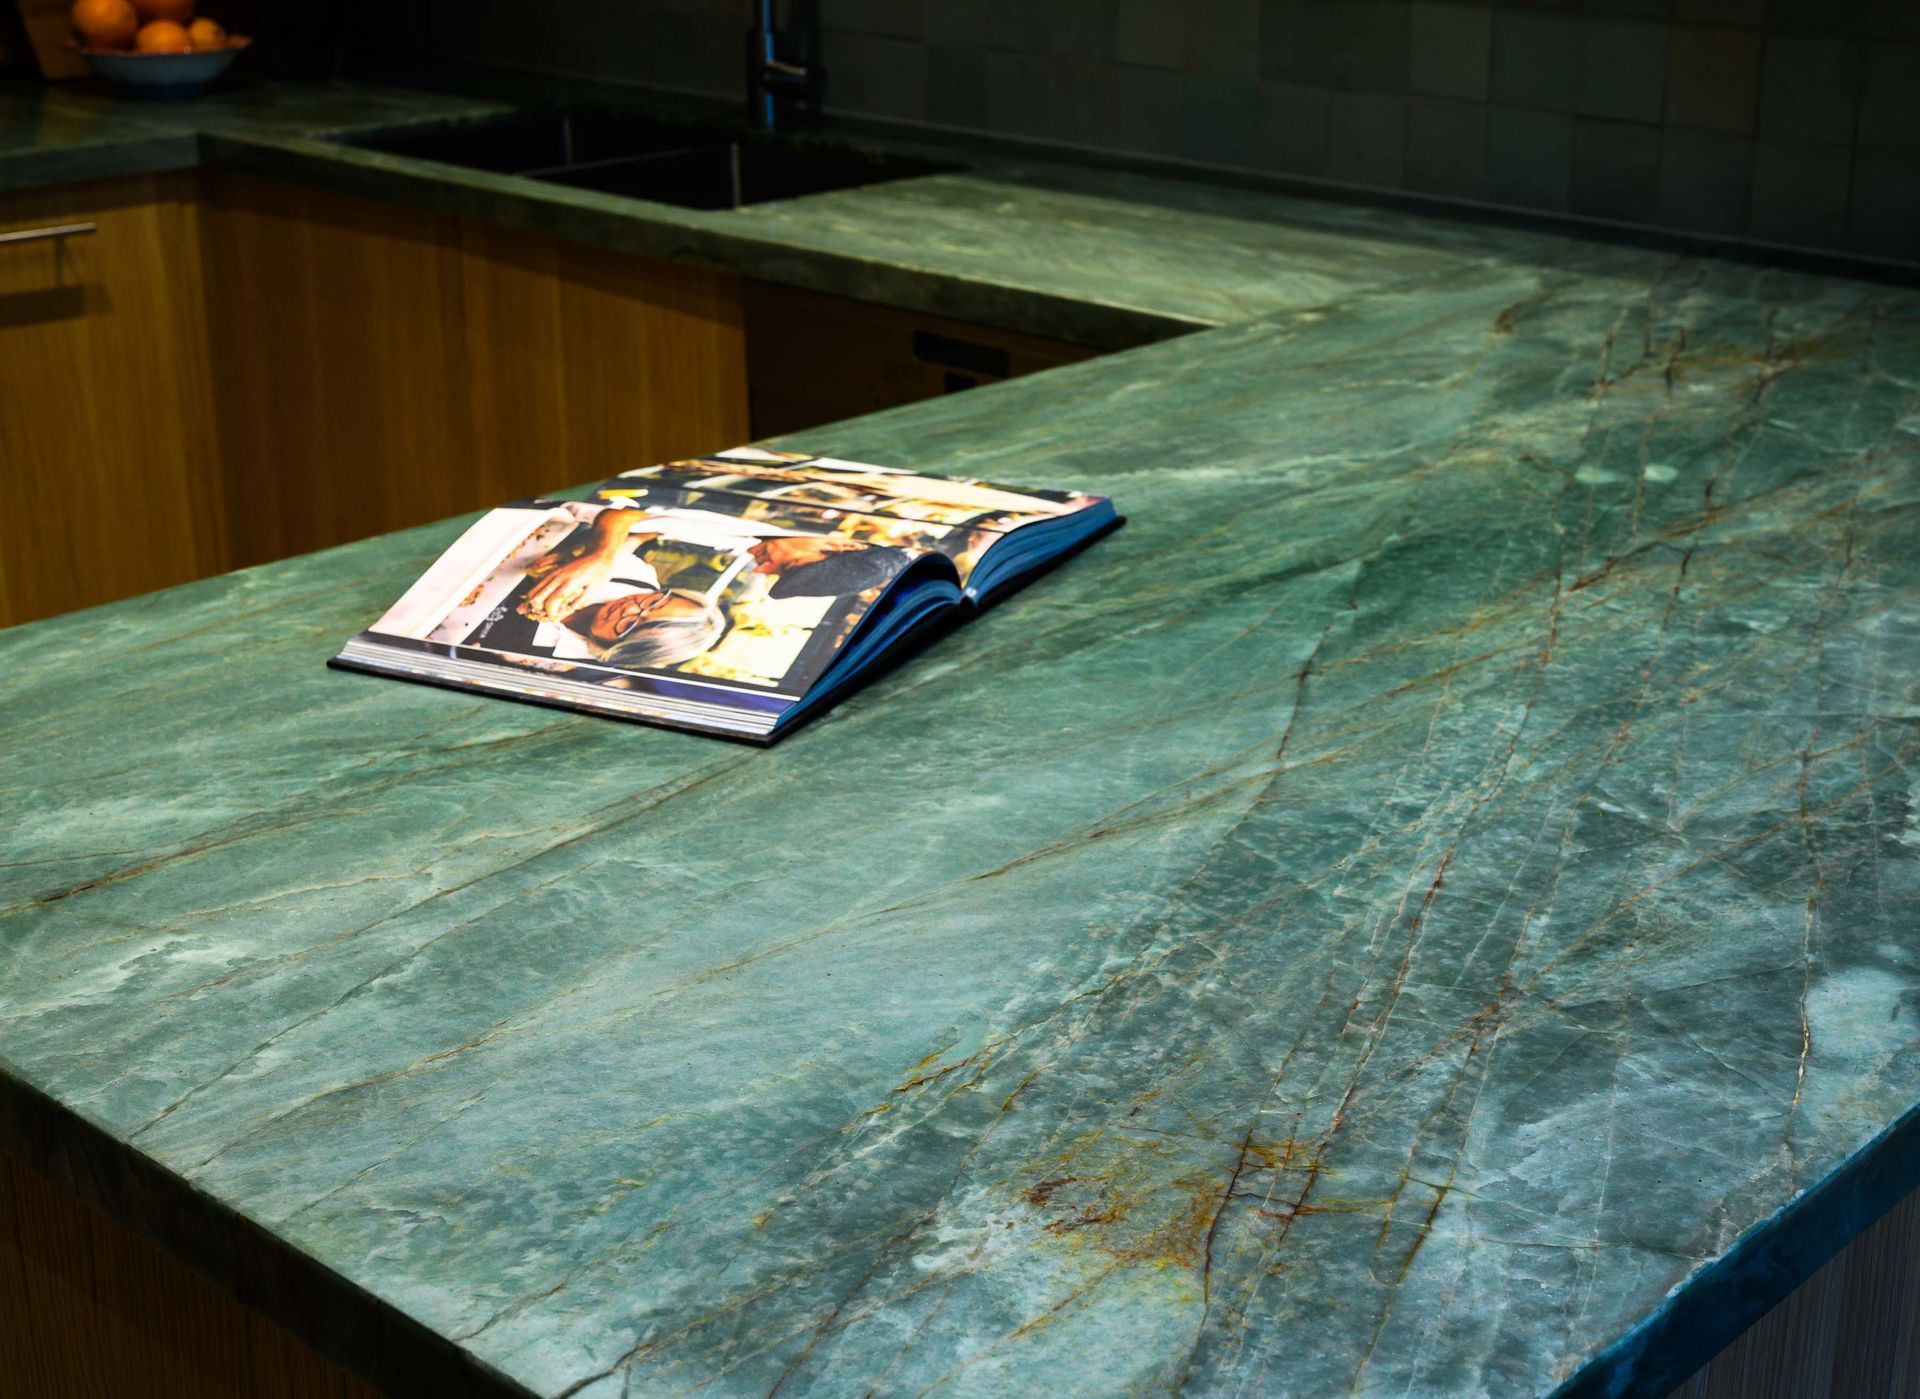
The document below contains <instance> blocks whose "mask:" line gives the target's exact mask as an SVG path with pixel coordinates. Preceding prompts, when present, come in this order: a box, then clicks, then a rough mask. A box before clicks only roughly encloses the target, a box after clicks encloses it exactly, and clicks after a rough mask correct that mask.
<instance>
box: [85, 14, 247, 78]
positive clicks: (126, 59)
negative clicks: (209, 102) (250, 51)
mask: <svg viewBox="0 0 1920 1399" xmlns="http://www.w3.org/2000/svg"><path fill="white" fill-rule="evenodd" d="M193 6H194V0H74V5H73V9H72V10H71V11H69V13H68V18H69V19H71V20H72V22H73V37H74V44H75V47H77V48H78V49H79V50H80V54H81V57H83V58H85V59H86V60H87V63H88V65H89V66H90V67H91V68H92V69H93V71H94V72H96V73H98V74H99V75H100V76H101V77H103V78H106V79H108V80H109V81H110V82H115V83H119V84H120V85H121V86H122V87H125V88H128V89H130V90H131V91H132V92H134V93H136V94H138V95H139V96H141V97H193V96H195V95H197V94H198V93H199V92H200V91H201V90H202V89H204V88H205V87H206V85H207V84H208V83H210V82H212V81H213V80H214V79H215V78H217V77H219V76H220V75H221V74H222V73H224V72H226V71H227V69H228V68H229V67H230V66H231V65H232V63H233V60H234V59H236V58H238V57H239V56H240V50H242V49H244V48H245V47H246V46H247V44H248V43H249V42H251V41H250V40H247V39H245V38H242V37H241V36H240V35H237V34H229V33H227V31H226V30H224V29H222V28H221V27H220V26H219V25H218V24H217V23H215V22H214V21H213V20H210V19H208V18H206V17H205V16H204V15H202V16H199V17H196V16H195V15H194V13H193Z"/></svg>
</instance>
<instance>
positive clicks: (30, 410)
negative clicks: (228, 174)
mask: <svg viewBox="0 0 1920 1399" xmlns="http://www.w3.org/2000/svg"><path fill="white" fill-rule="evenodd" d="M198 218H199V213H198V206H197V204H196V202H195V198H194V190H193V186H192V183H191V181H190V180H188V179H186V178H182V177H165V178H140V179H129V180H115V181H111V182H103V183H100V184H88V185H73V186H66V187H63V188H59V189H51V190H34V191H29V192H25V193H19V194H9V195H4V196H0V233H7V232H23V231H32V230H36V229H45V228H49V227H55V226H60V225H74V224H79V225H85V224H92V225H93V226H94V227H93V230H92V231H91V232H85V233H76V234H72V235H69V236H64V237H49V238H35V239H32V240H30V241H24V242H0V521H4V522H5V530H4V532H0V622H4V621H25V620H27V619H28V618H32V617H44V616H47V615H48V614H50V613H54V612H63V611H66V610H68V609H70V608H74V607H84V606H87V605H89V604H91V603H97V602H107V601H110V600H112V599H114V598H120V597H126V596H129V595H130V594H133V593H140V592H146V591H148V590H150V589H153V588H162V587H166V586H168V585H169V584H173V583H181V582H185V581H186V580H188V579H191V578H198V577H202V576H204V575H205V574H208V573H214V572H217V571H219V570H220V569H222V568H224V567H226V566H227V563H228V556H227V552H226V545H225V522H224V518H223V514H222V502H221V499H220V483H219V474H218V469H217V462H216V451H215V446H214V439H213V434H212V431H211V417H210V412H209V408H210V400H209V395H208V366H207V352H206V345H207V342H206V322H205V306H204V301H203V298H202V288H201V283H200V249H199V241H198Z"/></svg>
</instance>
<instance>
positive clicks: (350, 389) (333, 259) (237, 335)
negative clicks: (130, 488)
mask: <svg viewBox="0 0 1920 1399" xmlns="http://www.w3.org/2000/svg"><path fill="white" fill-rule="evenodd" d="M203 240H204V248H205V251H206V261H205V267H206V286H207V305H208V307H209V311H210V314H209V318H208V324H209V331H210V334H211V339H212V350H213V366H214V397H215V402H216V406H217V408H216V419H217V423H218V435H219V440H220V453H221V458H222V460H223V461H224V462H225V463H226V466H227V471H228V477H229V491H228V503H229V509H230V511H231V512H232V529H231V536H230V538H231V546H232V549H233V552H234V558H235V561H236V562H238V563H257V562H262V561H264V560H267V559H273V558H281V557H284V556H286V555H288V554H294V553H300V552H303V551H305V550H308V549H316V548H320V547H322V546H324V545H328V544H337V543H340V542H342V541H344V540H348V539H356V538H361V537H364V536H366V535H370V534H378V533H383V532H385V531H387V530H391V529H398V528H400V527H402V526H405V525H412V524H419V523H421V522H423V521H426V520H434V519H439V518H442V517H444V516H447V515H451V514H454V513H457V512H460V511H466V510H478V509H483V508H485V507H487V506H490V505H497V504H499V503H500V502H502V501H505V500H511V499H514V498H516V497H519V496H526V495H535V494H538V493H540V492H542V491H553V490H558V489H560V488H562V487H565V486H571V485H578V484H580V483H582V482H585V481H591V480H594V479H596V478H598V477H601V476H607V475H612V474H613V473H614V472H616V471H619V470H622V469H624V468H626V467H630V466H632V465H634V464H635V463H645V462H651V461H657V460H660V459H662V458H666V457H674V456H688V455H692V454H694V453H698V452H702V451H712V450H716V449H717V448H718V447H720V446H723V445H730V444H732V443H736V442H742V441H745V440H746V439H747V437H748V436H749V431H748V426H747V369H746V351H745V346H744V340H743V336H742V332H741V313H740V290H739V279H738V278H736V277H733V276H731V275H729V274H727V273H723V272H714V271H710V270H707V269H703V268H697V267H687V266H683V265H679V264H674V263H667V262H661V261H657V260H655V259H651V258H644V257H638V256H635V255H632V254H628V253H618V252H609V251H607V250H605V249H601V248H592V247H584V246H580V245H577V244H570V243H562V242H559V241H557V240H555V239H551V238H545V237H541V236H538V235H534V234H527V233H515V232H510V231H505V230H499V229H494V228H489V227H487V226H485V225H482V224H478V223H474V222H471V221H467V220H461V219H455V218H451V217H448V216H445V215H439V214H432V213H427V212H424V211H421V210H418V209H412V208H406V207H400V206H394V205H388V204H376V203H371V202H368V201H365V200H359V199H353V198H350V197H347V196H343V195H337V194H331V193H328V192H325V191H321V190H314V189H307V188H302V187H298V186H292V185H283V184H276V183H270V182H266V181H261V180H255V179H249V178H244V177H239V176H232V175H222V174H213V175H209V177H208V179H207V184H206V203H205V209H204V214H203Z"/></svg>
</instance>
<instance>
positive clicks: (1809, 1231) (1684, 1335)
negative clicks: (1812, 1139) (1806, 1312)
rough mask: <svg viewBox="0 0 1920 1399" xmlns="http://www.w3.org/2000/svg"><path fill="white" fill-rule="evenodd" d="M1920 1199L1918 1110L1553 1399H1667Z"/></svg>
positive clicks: (1761, 1226) (1689, 1285)
mask: <svg viewBox="0 0 1920 1399" xmlns="http://www.w3.org/2000/svg"><path fill="white" fill-rule="evenodd" d="M1916 1189H1920V1106H1915V1107H1912V1108H1909V1109H1908V1110H1907V1112H1906V1113H1905V1114H1904V1115H1902V1116H1901V1117H1900V1118H1899V1119H1898V1120H1896V1121H1895V1122H1894V1123H1893V1124H1892V1125H1891V1126H1889V1127H1888V1128H1887V1129H1886V1130H1885V1131H1883V1132H1881V1133H1880V1135H1879V1136H1877V1137H1874V1138H1873V1139H1872V1140H1871V1141H1869V1142H1867V1143H1866V1144H1865V1145H1864V1146H1862V1147H1860V1148H1859V1149H1858V1150H1857V1151H1855V1152H1854V1153H1853V1154H1852V1155H1851V1156H1849V1157H1847V1159H1846V1160H1845V1161H1843V1162H1842V1163H1841V1164H1840V1165H1839V1166H1838V1167H1836V1168H1835V1169H1834V1170H1833V1171H1832V1172H1830V1173H1829V1174H1828V1175H1827V1176H1826V1177H1825V1179H1823V1180H1821V1181H1820V1182H1819V1183H1818V1184H1817V1185H1814V1186H1812V1187H1811V1188H1809V1189H1807V1190H1805V1191H1802V1192H1801V1193H1800V1194H1799V1195H1797V1196H1796V1197H1794V1199H1792V1200H1791V1201H1789V1202H1788V1203H1787V1204H1785V1205H1783V1206H1781V1207H1780V1208H1779V1209H1778V1210H1776V1211H1774V1213H1773V1214H1771V1215H1769V1216H1767V1217H1766V1218H1765V1219H1763V1220H1761V1221H1760V1222H1759V1223H1757V1224H1755V1225H1754V1226H1753V1227H1752V1228H1750V1229H1748V1230H1747V1232H1746V1233H1744V1234H1742V1235H1741V1236H1740V1238H1739V1239H1738V1240H1736V1241H1735V1242H1734V1244H1733V1246H1732V1247H1730V1248H1728V1249H1727V1250H1726V1251H1725V1252H1724V1253H1722V1254H1721V1255H1720V1256H1719V1257H1718V1258H1715V1259H1714V1260H1713V1261H1712V1262H1710V1263H1707V1264H1705V1265H1703V1266H1702V1267H1701V1268H1700V1269H1698V1270H1697V1271H1696V1272H1695V1273H1694V1274H1693V1275H1692V1276H1691V1277H1689V1278H1687V1279H1686V1280H1684V1281H1683V1282H1681V1283H1679V1284H1678V1285H1677V1286H1675V1288H1674V1289H1673V1290H1672V1291H1671V1292H1669V1293H1668V1294H1667V1296H1666V1297H1665V1298H1664V1299H1663V1300H1662V1301H1661V1303H1660V1305H1659V1306H1658V1307H1657V1308H1655V1309H1654V1311H1653V1313H1652V1315H1651V1316H1649V1317H1648V1318H1647V1319H1646V1320H1645V1321H1643V1322H1641V1324H1640V1325H1638V1326H1636V1327H1634V1328H1633V1329H1632V1330H1630V1331H1628V1332H1627V1333H1626V1334H1625V1335H1623V1336H1621V1337H1620V1339H1618V1340H1617V1341H1615V1342H1613V1344H1611V1345H1609V1346H1607V1347H1606V1348H1605V1349H1604V1350H1602V1351H1600V1352H1599V1353H1598V1354H1597V1355H1595V1356H1594V1357H1593V1358H1592V1359H1590V1360H1589V1361H1588V1362H1587V1363H1586V1364H1585V1365H1583V1366H1581V1368H1580V1369H1579V1370H1577V1371H1576V1372H1575V1373H1574V1374H1573V1376H1572V1377H1571V1378H1569V1379H1568V1380H1567V1381H1566V1383H1564V1384H1562V1385H1561V1386H1560V1387H1559V1388H1558V1389H1556V1390H1554V1391H1553V1392H1552V1394H1551V1396H1550V1399H1626V1397H1627V1396H1635V1399H1638V1397H1639V1396H1645V1399H1666V1396H1667V1395H1669V1394H1671V1393H1672V1392H1673V1391H1674V1390H1675V1389H1677V1388H1678V1387H1679V1386H1680V1385H1681V1384H1683V1383H1685V1382H1686V1380H1687V1379H1688V1378H1689V1377H1690V1376H1692V1375H1693V1373H1694V1372H1695V1371H1697V1370H1699V1369H1700V1367H1701V1366H1703V1365H1705V1364H1706V1363H1707V1362H1708V1361H1710V1360H1712V1359H1713V1358H1714V1357H1715V1356H1716V1355H1718V1354H1719V1353H1720V1352H1721V1351H1723V1350H1725V1349H1726V1348H1727V1346H1729V1345H1731V1344H1732V1343H1733V1342H1734V1341H1735V1340H1737V1339H1739V1337H1740V1336H1741V1335H1742V1334H1743V1333H1744V1332H1745V1331H1746V1330H1747V1328H1748V1327H1750V1326H1752V1325H1753V1324H1754V1323H1755V1322H1756V1321H1758V1320H1760V1318H1761V1317H1763V1316H1765V1315H1766V1314H1767V1313H1768V1312H1770V1311H1772V1310H1773V1308H1774V1307H1776V1306H1778V1305H1779V1304H1780V1303H1781V1302H1784V1301H1785V1300H1786V1299H1787V1298H1788V1297H1789V1296H1791V1295H1792V1293H1793V1292H1794V1291H1795V1290H1796V1289H1797V1288H1799V1287H1800V1286H1801V1284H1803V1283H1805V1282H1806V1281H1807V1280H1808V1279H1809V1278H1811V1277H1812V1276H1813V1275H1814V1274H1815V1273H1816V1272H1818V1271H1819V1270H1820V1268H1821V1267H1822V1266H1823V1265H1824V1264H1826V1263H1827V1262H1828V1261H1829V1260H1831V1259H1832V1258H1834V1257H1835V1256H1836V1255H1838V1254H1839V1253H1840V1252H1841V1251H1842V1250H1843V1249H1845V1248H1846V1247H1847V1246H1848V1245H1849V1244H1851V1243H1852V1242H1853V1241H1854V1240H1855V1239H1857V1238H1859V1237H1860V1235H1861V1234H1863V1233H1865V1232H1866V1230H1867V1228H1868V1227H1869V1226H1870V1225H1872V1224H1873V1223H1874V1222H1875V1221H1876V1220H1878V1219H1879V1218H1880V1217H1881V1216H1882V1215H1884V1214H1885V1213H1886V1212H1887V1211H1888V1210H1890V1209H1892V1208H1893V1207H1894V1206H1895V1205H1897V1204H1899V1203H1900V1201H1901V1200H1903V1199H1905V1198H1906V1197H1907V1196H1908V1195H1910V1194H1912V1193H1913V1191H1914V1190H1916Z"/></svg>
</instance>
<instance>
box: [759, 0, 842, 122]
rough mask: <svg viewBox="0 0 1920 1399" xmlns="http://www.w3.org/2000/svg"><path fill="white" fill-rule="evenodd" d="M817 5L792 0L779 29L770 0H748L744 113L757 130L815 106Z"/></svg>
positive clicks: (819, 78) (819, 77) (819, 76)
mask: <svg viewBox="0 0 1920 1399" xmlns="http://www.w3.org/2000/svg"><path fill="white" fill-rule="evenodd" d="M817 14H818V11H817V8H816V6H815V4H813V3H809V2H808V0H796V3H795V4H794V6H793V9H792V10H791V11H789V15H788V18H789V19H790V20H792V21H794V23H792V24H791V25H790V26H789V27H788V28H785V29H782V28H781V27H780V26H779V24H778V23H777V21H776V19H775V12H774V0H753V3H752V8H751V16H750V17H751V19H752V27H751V28H750V29H748V30H747V119H748V120H749V121H750V122H752V124H753V125H754V126H755V127H757V128H758V129H760V130H761V131H777V130H779V129H780V128H781V127H783V126H785V125H787V124H788V122H789V120H790V119H792V118H794V117H796V116H801V115H810V114H812V113H815V112H817V111H818V110H819V106H820V92H821V89H822V87H823V85H824V80H825V75H824V73H823V72H822V70H821V67H820V61H819V56H818V52H817V50H818V47H819V44H818V32H819V25H818V22H817Z"/></svg>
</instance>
